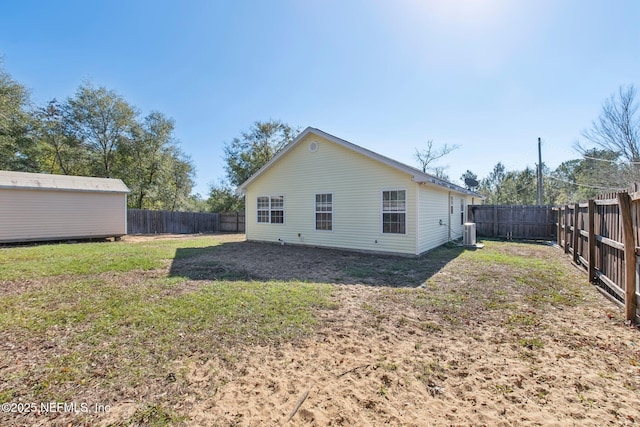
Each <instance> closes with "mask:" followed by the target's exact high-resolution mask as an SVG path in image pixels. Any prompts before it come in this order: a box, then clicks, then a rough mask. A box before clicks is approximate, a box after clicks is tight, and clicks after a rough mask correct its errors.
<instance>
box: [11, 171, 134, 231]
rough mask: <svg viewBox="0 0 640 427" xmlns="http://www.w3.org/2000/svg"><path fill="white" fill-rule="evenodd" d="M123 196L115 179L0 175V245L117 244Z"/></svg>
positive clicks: (124, 212)
mask: <svg viewBox="0 0 640 427" xmlns="http://www.w3.org/2000/svg"><path fill="white" fill-rule="evenodd" d="M128 193H129V189H128V188H127V186H126V185H125V184H124V183H123V182H122V181H121V180H119V179H110V178H92V177H86V176H69V175H52V174H42V173H26V172H11V171H0V243H9V242H28V241H45V240H66V239H91V238H107V237H114V238H119V237H121V236H123V235H125V234H127V194H128Z"/></svg>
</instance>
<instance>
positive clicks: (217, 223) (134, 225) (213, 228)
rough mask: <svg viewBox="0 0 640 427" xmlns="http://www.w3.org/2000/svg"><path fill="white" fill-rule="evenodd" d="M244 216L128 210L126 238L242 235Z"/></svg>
mask: <svg viewBox="0 0 640 427" xmlns="http://www.w3.org/2000/svg"><path fill="white" fill-rule="evenodd" d="M244 221H245V218H244V213H243V212H239V213H236V212H232V213H203V212H172V211H153V210H146V209H129V210H128V211H127V233H129V234H162V233H171V234H195V233H215V232H219V231H224V232H234V233H244V231H245V227H244Z"/></svg>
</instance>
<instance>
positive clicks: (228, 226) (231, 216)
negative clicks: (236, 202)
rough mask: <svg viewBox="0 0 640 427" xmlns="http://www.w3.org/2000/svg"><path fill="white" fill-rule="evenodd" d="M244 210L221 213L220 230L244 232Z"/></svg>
mask: <svg viewBox="0 0 640 427" xmlns="http://www.w3.org/2000/svg"><path fill="white" fill-rule="evenodd" d="M244 220H245V218H244V212H230V213H223V214H220V231H225V232H236V233H244V231H245V227H244Z"/></svg>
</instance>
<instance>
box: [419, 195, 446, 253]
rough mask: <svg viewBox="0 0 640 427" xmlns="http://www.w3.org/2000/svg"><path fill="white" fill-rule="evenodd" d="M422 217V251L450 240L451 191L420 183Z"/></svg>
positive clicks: (420, 220) (420, 228)
mask: <svg viewBox="0 0 640 427" xmlns="http://www.w3.org/2000/svg"><path fill="white" fill-rule="evenodd" d="M418 192H419V193H420V197H419V201H420V206H419V207H418V211H419V212H420V218H419V220H418V233H419V239H418V247H417V252H418V253H422V252H426V251H428V250H431V249H434V248H436V247H438V246H440V245H442V244H444V243H447V240H448V229H449V222H448V221H449V192H448V191H447V190H446V189H444V188H440V187H438V186H436V185H428V184H420V185H418Z"/></svg>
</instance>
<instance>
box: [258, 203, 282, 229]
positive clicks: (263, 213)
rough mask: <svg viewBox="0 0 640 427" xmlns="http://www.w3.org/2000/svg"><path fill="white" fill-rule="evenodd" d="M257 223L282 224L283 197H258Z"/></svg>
mask: <svg viewBox="0 0 640 427" xmlns="http://www.w3.org/2000/svg"><path fill="white" fill-rule="evenodd" d="M257 210H258V216H257V218H258V222H259V223H263V224H284V196H260V197H258V201H257Z"/></svg>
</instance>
